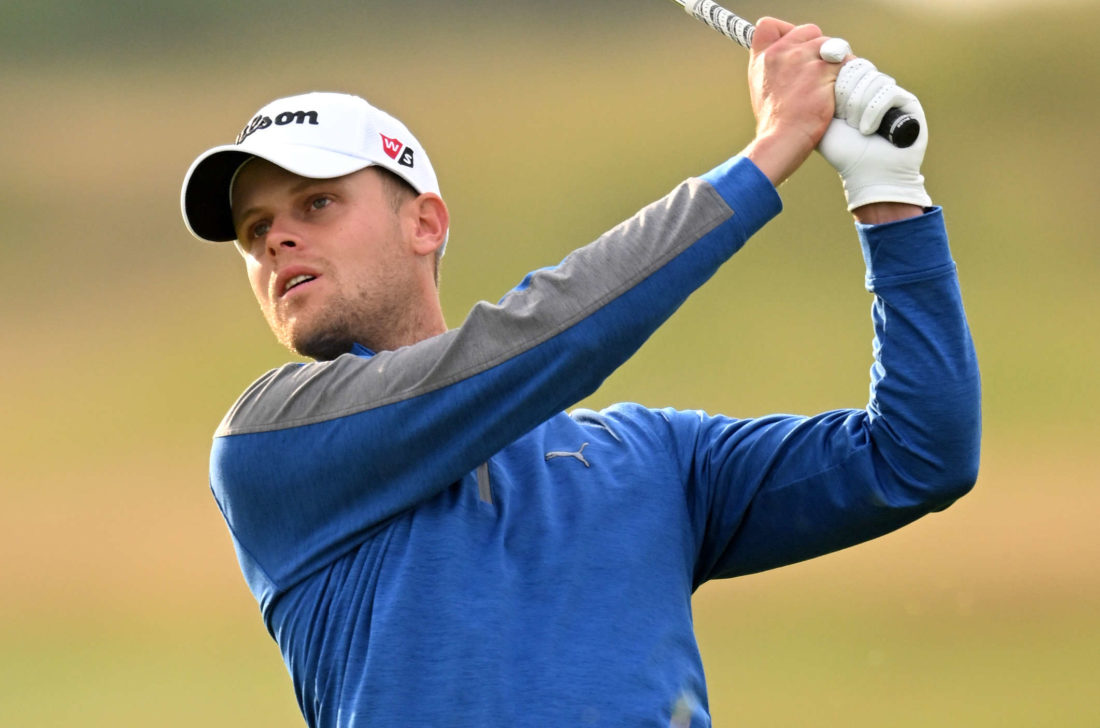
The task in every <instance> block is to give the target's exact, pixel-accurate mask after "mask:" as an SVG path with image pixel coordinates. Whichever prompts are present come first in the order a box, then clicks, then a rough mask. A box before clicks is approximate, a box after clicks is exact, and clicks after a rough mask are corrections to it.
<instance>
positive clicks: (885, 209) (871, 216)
mask: <svg viewBox="0 0 1100 728" xmlns="http://www.w3.org/2000/svg"><path fill="white" fill-rule="evenodd" d="M923 214H924V208H923V207H919V206H917V205H910V204H908V203H905V202H872V203H871V204H869V205H861V206H860V207H857V208H855V209H853V210H852V215H853V216H854V217H855V219H856V220H857V221H858V222H861V223H863V224H864V225H881V224H883V223H887V222H896V221H898V220H908V219H909V218H912V217H920V216H921V215H923Z"/></svg>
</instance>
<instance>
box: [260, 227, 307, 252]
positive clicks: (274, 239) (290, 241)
mask: <svg viewBox="0 0 1100 728" xmlns="http://www.w3.org/2000/svg"><path fill="white" fill-rule="evenodd" d="M302 242H303V240H302V234H301V232H300V231H299V230H298V228H297V227H296V226H295V225H294V224H293V223H291V222H289V221H283V222H279V221H272V225H271V229H270V230H268V232H267V251H268V253H270V254H271V255H278V254H279V253H281V252H284V251H285V250H288V249H290V248H298V247H301V245H302Z"/></svg>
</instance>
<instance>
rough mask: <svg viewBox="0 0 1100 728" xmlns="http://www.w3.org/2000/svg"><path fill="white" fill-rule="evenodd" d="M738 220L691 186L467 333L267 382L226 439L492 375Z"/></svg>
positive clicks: (486, 312)
mask: <svg viewBox="0 0 1100 728" xmlns="http://www.w3.org/2000/svg"><path fill="white" fill-rule="evenodd" d="M731 215H733V211H732V210H731V209H730V207H729V205H727V204H726V202H725V201H724V200H723V199H722V197H721V196H720V195H719V194H718V192H717V191H716V190H715V189H714V188H713V187H711V185H710V184H708V183H707V182H705V181H703V180H701V179H695V178H693V179H689V180H687V181H685V182H683V183H682V184H680V185H679V186H678V187H676V188H675V189H674V190H673V191H672V192H670V193H669V194H668V195H666V196H665V197H663V198H662V199H660V200H658V201H656V202H654V203H652V204H650V205H648V206H646V207H645V208H643V209H642V210H641V211H639V212H638V213H637V214H635V215H634V216H633V217H631V218H629V219H628V220H626V221H624V222H622V223H620V224H619V225H617V226H616V227H614V228H613V229H611V230H609V231H608V232H606V233H605V234H603V235H602V236H600V237H599V238H598V239H597V240H596V241H594V242H592V243H590V244H589V245H586V246H584V247H583V248H580V249H578V250H575V251H574V252H573V253H571V254H570V255H569V256H567V257H566V258H565V260H563V261H562V262H561V263H560V264H559V265H558V266H556V267H554V268H548V269H545V270H541V271H538V272H536V273H534V274H533V275H532V276H531V277H530V280H529V283H528V285H527V286H525V287H520V288H517V289H515V290H513V291H511V292H510V293H509V294H508V295H507V296H505V297H504V299H502V300H501V302H500V303H499V304H490V303H486V302H484V301H483V302H481V303H478V304H476V305H475V306H474V307H473V309H471V311H470V314H469V315H468V316H467V318H466V320H465V322H463V324H462V326H461V327H459V328H457V329H452V330H451V331H448V332H446V333H444V334H441V335H439V336H436V337H433V338H431V339H427V340H425V341H421V342H419V343H417V344H414V345H413V346H408V347H404V348H402V349H398V350H396V351H387V352H381V353H379V354H377V355H375V356H373V357H370V358H365V357H359V356H355V355H352V354H345V355H344V356H341V357H338V358H337V359H335V360H333V361H328V362H313V363H308V364H288V365H286V366H283V367H281V368H279V369H275V370H272V371H270V372H268V373H267V374H266V375H264V376H263V377H261V378H260V379H259V380H257V381H256V382H255V383H254V384H252V386H250V387H249V388H248V390H246V391H245V393H244V394H243V395H242V396H241V398H240V399H239V400H238V401H237V402H236V404H234V406H233V407H232V409H231V410H230V411H229V413H228V414H227V415H226V417H225V419H224V420H223V421H222V423H221V425H220V426H219V428H218V431H217V433H216V436H225V435H234V434H246V433H253V432H263V431H270V430H277V429H284V428H290V427H298V426H303V425H310V424H315V423H318V422H323V421H326V420H330V419H335V418H338V417H344V416H347V415H351V414H356V413H359V412H364V411H366V410H369V409H373V408H376V407H382V406H385V405H387V404H392V403H395V402H400V401H403V400H408V399H411V398H414V397H418V396H421V395H424V394H427V393H430V392H433V391H436V390H439V389H442V388H444V387H448V386H450V385H453V384H455V383H457V382H459V381H462V380H464V379H468V378H470V377H472V376H474V375H477V374H479V373H482V372H485V371H488V370H489V369H491V368H493V367H495V366H498V365H500V364H502V363H504V362H506V361H508V360H510V359H512V358H514V357H516V356H518V355H519V354H522V353H523V352H525V351H528V350H530V349H532V348H534V347H536V346H538V345H539V344H541V343H543V342H545V341H547V340H549V339H551V338H552V337H554V336H556V335H558V334H559V333H561V332H562V331H564V330H566V329H568V328H569V327H571V326H573V325H575V324H577V323H578V322H580V321H582V320H584V319H585V318H586V317H588V316H590V315H592V313H593V312H595V311H597V310H599V309H600V308H601V307H602V306H604V305H606V304H607V303H608V302H610V301H613V300H614V299H615V298H617V297H618V296H620V295H622V294H623V293H624V292H626V291H628V290H630V289H631V288H632V287H633V286H636V285H637V284H638V283H639V282H641V281H642V280H644V279H645V278H647V277H648V276H650V275H652V274H653V273H654V272H656V271H657V270H659V269H660V268H661V267H662V266H664V265H665V264H666V263H668V262H669V261H670V260H672V259H673V258H674V257H676V256H677V255H679V254H680V253H682V252H684V251H685V250H687V249H688V248H689V247H691V245H692V244H693V243H695V242H696V241H697V240H699V238H701V237H702V236H704V235H706V234H707V233H708V232H710V231H711V230H713V229H714V228H715V227H717V226H718V225H720V224H721V223H722V222H724V221H726V220H728V219H729V218H730V216H731Z"/></svg>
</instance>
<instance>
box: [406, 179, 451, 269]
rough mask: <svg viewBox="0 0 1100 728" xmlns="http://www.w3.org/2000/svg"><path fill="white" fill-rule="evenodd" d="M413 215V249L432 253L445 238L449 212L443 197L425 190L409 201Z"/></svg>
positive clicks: (425, 253) (421, 252)
mask: <svg viewBox="0 0 1100 728" xmlns="http://www.w3.org/2000/svg"><path fill="white" fill-rule="evenodd" d="M409 205H410V207H411V213H412V215H413V224H414V229H413V237H412V243H413V251H414V252H415V253H417V254H418V255H434V254H435V251H436V250H437V249H438V248H439V246H441V245H443V243H444V241H445V240H446V239H447V229H448V228H449V227H450V224H451V213H450V212H449V211H448V210H447V204H446V203H445V202H443V198H441V197H440V196H439V195H437V194H435V193H434V192H425V193H423V194H421V195H418V196H417V197H416V198H415V199H413V200H410V201H409Z"/></svg>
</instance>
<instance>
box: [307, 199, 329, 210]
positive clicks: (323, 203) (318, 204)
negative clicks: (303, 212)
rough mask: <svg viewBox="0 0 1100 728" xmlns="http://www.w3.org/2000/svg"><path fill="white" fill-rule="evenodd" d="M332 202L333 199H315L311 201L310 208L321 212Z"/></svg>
mask: <svg viewBox="0 0 1100 728" xmlns="http://www.w3.org/2000/svg"><path fill="white" fill-rule="evenodd" d="M330 202H332V198H331V197H314V198H313V199H312V200H311V201H310V203H309V206H310V207H312V208H313V209H314V210H320V209H321V208H323V207H328V206H329V203H330Z"/></svg>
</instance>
